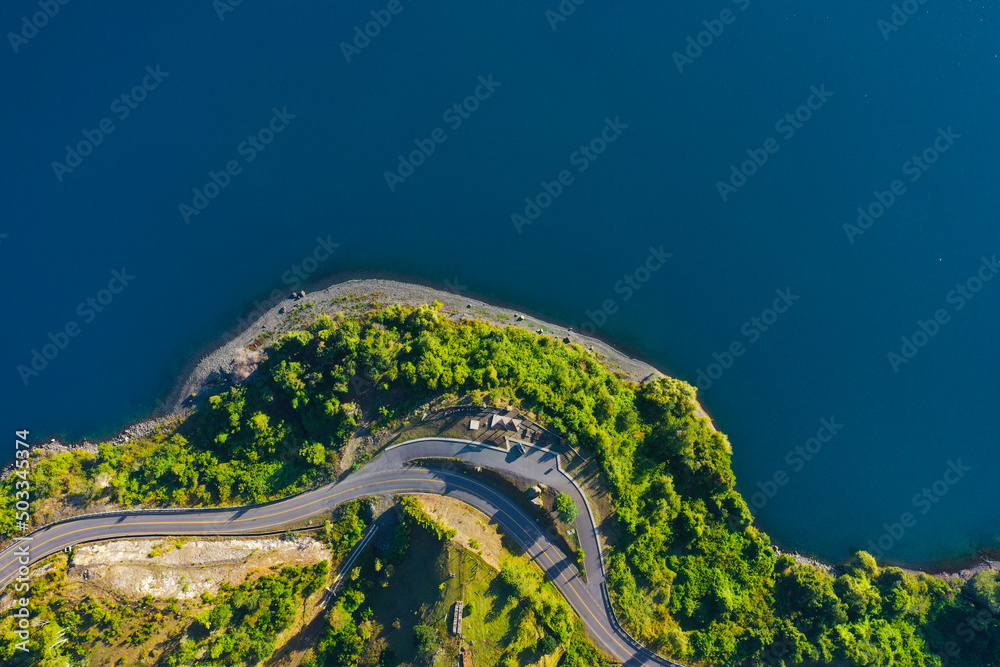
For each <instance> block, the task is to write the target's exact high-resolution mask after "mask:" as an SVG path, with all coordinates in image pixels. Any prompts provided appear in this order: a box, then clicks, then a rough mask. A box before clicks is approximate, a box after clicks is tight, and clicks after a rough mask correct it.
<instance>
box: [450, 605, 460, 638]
mask: <svg viewBox="0 0 1000 667" xmlns="http://www.w3.org/2000/svg"><path fill="white" fill-rule="evenodd" d="M462 607H463V604H462V601H461V600H459V601H458V602H456V603H455V617H454V618H453V619H452V621H451V634H453V635H456V636H461V634H462Z"/></svg>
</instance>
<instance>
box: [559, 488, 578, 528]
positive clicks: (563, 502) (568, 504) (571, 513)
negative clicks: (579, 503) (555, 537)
mask: <svg viewBox="0 0 1000 667" xmlns="http://www.w3.org/2000/svg"><path fill="white" fill-rule="evenodd" d="M555 508H556V512H557V513H558V514H559V520H560V521H562V522H563V523H573V522H574V521H576V517H577V515H579V513H580V510H578V509H577V507H576V501H574V500H573V498H572V497H571V496H570V495H569V494H566V493H560V494H559V495H558V496H556V502H555Z"/></svg>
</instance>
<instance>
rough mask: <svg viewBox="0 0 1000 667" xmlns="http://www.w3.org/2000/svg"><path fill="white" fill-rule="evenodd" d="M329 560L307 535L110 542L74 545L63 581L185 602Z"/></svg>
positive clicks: (323, 548) (317, 543)
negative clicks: (256, 577) (276, 569)
mask: <svg viewBox="0 0 1000 667" xmlns="http://www.w3.org/2000/svg"><path fill="white" fill-rule="evenodd" d="M178 545H179V546H178ZM150 554H154V555H152V556H151V555H150ZM329 558H330V551H329V549H327V548H326V547H325V546H324V545H323V544H322V543H320V542H319V541H317V540H314V539H313V538H311V537H299V538H297V539H295V540H294V541H285V540H280V539H273V538H268V539H237V540H228V539H227V540H191V541H189V542H183V541H177V540H169V539H168V540H162V539H156V540H145V539H142V540H115V541H113V542H104V543H101V544H90V545H84V546H80V547H77V548H76V549H75V551H74V553H73V559H72V565H71V566H70V568H69V571H68V572H67V578H68V579H69V581H75V582H87V583H89V584H91V585H95V584H96V585H97V586H100V587H102V588H105V589H108V590H112V591H114V592H116V593H118V594H120V595H124V596H126V597H130V598H135V599H139V598H142V597H144V596H145V595H152V596H153V597H155V598H177V599H179V600H186V599H192V598H197V597H200V596H201V595H202V593H212V594H213V595H214V594H217V593H218V591H219V585H220V584H222V583H223V582H225V583H229V584H233V585H238V584H240V583H242V582H243V581H245V580H246V579H247V577H248V576H251V575H253V574H254V573H258V572H259V573H265V572H266V571H268V570H269V568H271V567H272V566H279V567H283V566H285V565H290V566H294V567H306V566H309V565H313V564H315V563H318V562H320V561H321V560H328V559H329Z"/></svg>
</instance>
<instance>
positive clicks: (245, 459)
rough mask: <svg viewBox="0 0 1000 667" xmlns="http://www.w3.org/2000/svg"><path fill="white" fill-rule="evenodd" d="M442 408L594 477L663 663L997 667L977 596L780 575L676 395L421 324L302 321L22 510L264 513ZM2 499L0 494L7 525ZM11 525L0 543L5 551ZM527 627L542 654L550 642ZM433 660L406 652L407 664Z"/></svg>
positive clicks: (865, 568)
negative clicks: (385, 430) (213, 392)
mask: <svg viewBox="0 0 1000 667" xmlns="http://www.w3.org/2000/svg"><path fill="white" fill-rule="evenodd" d="M442 395H455V396H471V397H473V399H474V400H475V401H476V402H479V403H486V404H491V405H508V404H513V405H517V406H520V407H521V408H522V409H524V410H529V411H532V412H533V413H534V414H536V415H538V416H539V419H540V420H541V421H542V422H543V423H544V424H545V425H546V426H547V427H548V428H549V429H551V430H553V431H555V432H556V433H558V434H560V435H561V436H562V437H563V438H565V440H566V441H567V442H568V443H569V444H570V445H573V446H574V447H576V448H578V449H579V450H581V451H582V452H583V453H584V454H586V455H588V456H590V457H592V458H593V459H594V460H595V461H596V462H597V464H598V465H599V466H600V469H601V471H602V474H603V476H604V477H605V479H606V482H607V484H608V488H609V490H610V495H611V498H612V501H613V505H614V509H615V511H616V515H617V520H618V522H619V524H620V525H619V531H618V533H619V539H618V543H617V545H616V547H615V548H614V549H613V550H612V552H611V553H610V555H609V557H608V559H607V561H608V569H609V572H608V578H609V588H610V591H611V595H612V598H613V600H614V602H615V606H616V608H617V610H618V614H619V616H620V618H621V620H622V623H623V624H624V625H625V626H626V627H627V628H628V629H629V630H630V631H631V632H632V633H633V634H634V635H636V636H637V637H638V638H639V639H641V640H642V641H643V642H645V643H647V644H649V645H650V646H652V647H653V648H655V649H657V650H659V651H661V652H663V653H664V654H667V655H670V656H673V657H676V658H678V659H680V660H684V661H693V662H704V663H710V664H725V665H734V664H751V665H791V664H802V663H812V664H816V663H834V662H836V661H841V662H846V663H848V664H856V665H885V666H889V665H893V666H899V667H909V666H918V667H940V666H941V665H943V664H945V663H946V664H948V665H949V666H956V665H967V666H970V667H971V666H988V665H996V664H1000V620H998V617H997V614H996V613H995V611H990V606H989V605H990V604H991V602H990V601H991V600H992V601H995V600H996V582H995V579H994V580H993V581H990V580H987V579H986V578H983V579H981V580H978V581H977V582H973V583H972V584H970V585H969V586H967V587H966V589H965V590H962V589H961V588H960V586H959V585H958V584H957V583H953V582H945V581H942V580H939V579H936V578H932V577H929V576H926V575H913V574H908V573H906V572H904V571H902V570H900V569H898V568H894V567H880V566H879V565H878V564H877V563H875V561H874V559H872V558H871V556H869V555H868V554H865V553H863V552H862V553H859V554H858V556H857V557H856V558H855V559H854V560H853V562H851V563H848V564H845V565H844V566H843V567H842V568H841V569H840V571H839V572H838V573H837V574H836V576H835V575H831V574H828V573H826V572H825V571H823V570H820V569H818V568H816V567H813V566H809V565H799V564H796V563H795V561H793V560H792V559H791V558H788V557H780V558H779V557H778V556H777V555H776V553H775V551H774V549H773V548H772V545H771V543H770V540H769V538H768V537H767V536H766V535H764V534H763V533H761V532H760V531H758V530H757V529H756V528H755V527H754V526H753V517H752V516H751V513H750V511H749V508H748V507H747V504H746V502H745V501H744V499H743V498H742V497H741V496H740V494H739V493H738V492H737V490H736V486H735V477H734V475H733V472H732V468H731V461H730V457H731V449H730V445H729V442H728V440H727V439H726V437H725V436H724V435H722V434H721V433H717V432H715V431H714V430H713V429H712V428H711V427H710V425H709V423H708V422H707V420H706V419H705V418H703V417H702V416H700V415H699V414H698V412H697V403H696V400H695V390H694V388H692V387H691V386H690V385H687V384H686V383H683V382H680V381H677V380H674V379H670V378H664V379H660V380H656V381H653V382H650V383H647V384H644V385H642V386H638V385H636V384H634V383H630V382H627V381H625V380H623V379H621V378H620V377H618V376H616V375H614V374H613V373H611V372H609V371H608V370H607V369H606V368H605V367H604V366H603V365H602V364H601V363H600V362H599V361H597V360H596V359H595V358H594V357H593V356H592V355H591V354H590V353H588V352H587V351H586V350H585V349H583V348H582V347H580V346H579V345H573V344H565V343H562V342H559V341H557V340H554V339H552V338H550V337H547V336H539V335H536V334H532V333H530V332H527V331H525V330H522V329H516V328H499V327H495V326H491V325H487V324H484V323H480V322H456V321H453V320H450V319H448V318H446V317H445V316H443V315H442V314H441V313H440V309H439V308H438V307H423V308H418V309H412V308H406V307H400V306H389V307H385V308H381V309H376V310H374V311H372V312H369V313H356V314H351V315H343V316H338V317H337V318H333V317H330V316H325V315H324V316H320V317H318V318H317V319H316V320H315V321H313V322H312V323H311V324H309V325H308V326H305V327H304V328H303V329H302V330H299V331H293V332H290V333H288V334H285V335H283V336H281V337H279V338H278V339H277V340H275V341H274V344H273V346H272V347H270V348H268V356H267V359H266V361H264V362H263V363H262V364H261V366H260V368H259V370H258V377H255V378H253V379H252V380H251V381H250V382H249V383H247V384H244V385H241V386H237V387H234V388H231V389H229V390H228V391H226V392H224V393H222V394H219V395H217V396H214V397H212V398H211V399H210V400H209V401H207V402H205V403H204V404H203V405H201V406H200V407H199V408H198V409H197V411H196V412H195V413H194V414H193V415H192V416H191V417H190V418H188V419H187V420H186V421H185V422H184V423H182V424H181V425H180V426H179V427H177V428H176V429H175V430H172V431H169V432H164V433H160V434H158V435H156V436H154V437H150V438H146V439H143V440H139V441H136V442H131V443H128V444H126V445H123V446H119V447H111V446H108V445H102V446H101V448H100V451H99V453H98V454H96V455H94V454H90V455H87V454H80V453H70V454H64V455H60V456H61V457H65V459H60V457H52V458H53V460H55V461H56V462H53V463H52V464H50V465H52V466H58V469H59V470H60V471H62V470H65V472H64V473H60V475H61V476H59V475H57V476H56V477H55V478H54V479H56V480H61V481H59V483H55V482H53V481H52V480H53V478H48V479H49V481H48V486H47V487H46V486H45V484H46V482H45V480H44V479H39V475H38V472H37V471H38V469H39V468H36V470H35V472H34V473H33V474H32V478H33V479H34V480H35V481H34V485H35V487H34V488H35V493H36V494H41V495H42V496H44V494H46V493H47V494H60V493H75V494H79V495H80V497H81V498H86V499H88V500H91V501H93V500H108V501H113V502H115V503H119V504H122V505H135V504H141V505H144V506H151V505H166V504H185V505H212V504H232V503H239V502H259V501H264V500H268V499H270V498H274V497H278V496H282V495H286V494H288V493H292V492H295V491H299V490H301V489H303V488H306V487H308V486H310V485H313V484H316V483H318V482H322V481H326V480H329V479H331V478H332V477H333V476H334V474H335V471H336V469H337V463H338V461H339V457H340V456H341V454H342V451H343V448H344V446H345V443H346V442H347V440H348V437H349V436H350V435H351V434H352V432H354V430H355V429H356V427H357V425H358V423H359V420H367V422H368V423H369V425H370V426H372V428H373V430H374V428H375V427H377V426H378V425H379V424H385V423H388V422H389V421H390V420H392V419H393V418H394V417H397V416H400V415H402V414H404V413H405V412H406V411H407V410H408V409H409V408H410V407H412V406H414V405H416V404H417V403H418V402H419V401H425V400H428V399H432V398H436V397H440V396H442ZM98 480H102V483H97V481H98ZM104 481H106V483H104ZM12 484H13V482H12V481H8V482H6V483H5V484H4V485H2V486H0V493H2V494H4V495H6V496H7V498H2V499H0V502H3V503H4V507H5V508H7V507H13V501H12V500H10V499H11V498H12V496H13V493H14V489H13V487H12ZM33 497H34V498H36V499H37V498H38V497H39V496H37V495H36V496H33ZM563 509H565V510H567V512H568V511H569V510H570V508H568V507H565V508H563ZM574 509H575V508H574ZM12 521H13V519H12V517H10V516H6V517H5V518H3V519H2V520H0V530H3V531H6V532H7V534H11V533H12V532H13V523H12ZM508 584H509V585H514V584H513V583H512V582H508ZM353 590H356V592H355V593H351V594H350V595H348V594H346V593H345V594H343V595H341V598H340V602H338V605H340V607H339V608H340V609H341V611H340V612H338V614H339V616H337V618H339V619H341V621H340V622H339V623H337V624H335V626H333V629H332V630H331V634H330V635H329V636H328V637H326V638H325V639H324V640H323V641H324V643H323V644H322V645H321V648H322V647H326V648H323V649H322V650H321V651H320V657H318V658H317V660H318V664H323V665H341V664H344V665H347V664H353V663H350V662H337V660H341V658H335V657H333V656H335V655H341V656H343V655H353V654H354V653H352V651H354V650H355V648H357V650H358V651H361V648H360V647H362V646H364V641H363V639H364V633H365V632H369V630H365V629H364V628H365V627H366V626H364V624H365V623H369V622H371V621H372V619H371V618H365V617H364V616H363V614H364V613H365V611H364V610H365V609H366V608H367V607H365V606H364V604H363V603H364V599H365V596H366V595H367V594H366V593H365V592H364V590H363V588H362V587H360V586H359V587H358V588H356V589H353ZM524 591H525V592H526V593H527V591H528V589H527V588H526V589H524ZM352 596H353V597H352ZM522 597H524V598H525V599H529V600H532V599H533V598H532V596H531V595H527V594H526V595H524V596H522ZM531 608H532V609H534V608H535V605H534V602H532V603H531ZM984 612H985V615H984ZM535 613H536V615H539V614H538V612H537V611H536V612H535ZM539 616H540V615H539ZM540 618H541V621H542V622H543V623H545V624H546V625H547V627H548V628H549V631H551V632H552V633H553V636H558V630H557V628H561V627H565V626H564V623H563V620H562V619H560V618H559V617H552V618H551V619H549V618H544V617H541V616H540ZM970 619H976V620H974V621H973V622H970ZM550 623H551V624H550ZM970 628H972V629H971V631H969V630H970ZM371 632H374V630H371ZM431 640H432V637H431V634H430V633H428V632H423V631H422V632H421V633H420V636H419V637H417V643H418V646H419V647H422V648H421V650H424V651H425V653H429V652H430V649H429V648H427V647H428V646H431V644H432V641H431ZM333 646H337V647H340V648H338V649H336V650H333V649H331V648H330V647H333ZM425 649H426V650H425ZM356 654H357V655H360V653H356ZM943 656H944V657H943ZM571 659H573V658H572V655H571V654H570V652H569V650H567V655H566V657H565V658H564V660H567V661H568V660H571ZM359 660H360V658H359ZM563 664H570V663H568V662H564V663H563ZM581 664H582V663H581Z"/></svg>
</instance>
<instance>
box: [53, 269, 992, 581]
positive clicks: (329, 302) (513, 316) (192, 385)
mask: <svg viewBox="0 0 1000 667" xmlns="http://www.w3.org/2000/svg"><path fill="white" fill-rule="evenodd" d="M434 301H440V302H441V303H442V304H443V306H444V308H443V312H444V313H445V314H446V315H448V316H449V317H451V318H453V319H456V320H462V319H465V320H479V321H483V322H487V323H489V324H494V325H500V326H517V327H521V328H523V329H525V330H528V331H533V332H537V333H543V334H547V335H550V336H554V337H557V338H560V339H569V340H571V341H573V342H576V343H579V344H581V345H583V346H584V347H586V348H588V349H590V350H591V351H593V352H594V354H595V355H596V356H597V357H598V358H599V359H600V360H601V361H602V362H604V363H605V364H606V365H607V366H608V367H609V368H611V369H612V370H614V371H616V372H619V373H621V374H623V375H624V376H625V377H626V378H628V379H629V380H632V381H634V382H643V381H645V380H648V379H651V378H658V377H663V376H664V374H663V373H661V372H660V371H659V370H657V369H656V368H654V367H653V366H651V365H650V364H648V363H646V362H644V361H641V360H639V359H635V358H633V357H631V356H629V355H627V354H625V353H623V352H621V351H619V350H617V349H615V348H614V347H612V346H611V345H609V344H608V343H606V342H605V341H602V340H600V339H599V338H595V337H592V336H586V335H584V334H581V333H580V332H577V331H575V330H574V329H573V328H572V327H568V326H563V325H560V324H553V323H551V322H547V321H544V320H542V319H540V318H538V317H534V316H532V315H527V314H525V313H524V312H523V311H518V310H516V309H513V308H509V307H505V306H499V305H496V304H491V303H488V302H486V301H483V300H480V299H477V298H475V297H471V296H468V295H464V294H459V293H456V292H450V291H445V290H441V289H436V288H433V287H430V286H426V285H420V284H415V283H411V282H402V281H398V280H392V279H387V278H361V279H348V280H342V279H341V280H337V281H335V282H333V283H332V284H330V285H328V286H326V287H323V288H317V289H315V290H313V291H310V292H304V291H303V292H297V293H293V294H288V295H287V296H286V297H285V298H280V294H279V295H275V294H274V293H272V298H271V299H270V300H269V301H268V303H267V304H266V310H265V309H264V308H260V309H259V310H260V314H259V315H258V316H257V317H256V318H255V319H253V320H252V321H250V320H249V319H248V320H241V322H240V323H239V324H238V325H237V327H235V328H234V329H232V330H231V335H229V334H227V335H225V336H223V337H222V342H221V344H219V343H216V345H215V346H214V347H209V348H206V350H207V352H205V353H204V354H202V355H198V358H196V359H195V360H194V361H193V362H192V363H191V364H190V365H189V367H188V368H189V371H188V372H187V373H185V374H184V376H183V379H182V381H181V382H179V383H178V385H177V386H176V387H175V389H174V390H173V391H172V392H171V393H170V395H169V397H168V399H167V400H166V401H165V402H164V403H162V404H161V409H160V410H159V411H158V414H157V415H155V416H153V417H151V418H149V419H145V420H140V421H137V422H134V423H132V424H129V425H128V426H126V427H125V428H123V429H122V430H121V431H119V432H118V433H117V434H115V435H114V436H112V437H110V438H106V439H102V440H100V442H108V443H111V444H120V443H124V442H128V441H130V440H132V439H133V438H138V437H142V436H145V435H148V434H149V433H151V432H153V431H154V430H156V429H157V428H159V427H161V426H163V425H165V424H168V423H171V422H173V421H175V420H178V419H182V418H183V417H184V416H185V415H186V414H187V413H188V412H189V411H190V409H191V405H192V404H193V401H192V397H197V396H198V395H200V394H201V393H202V392H203V391H204V390H205V389H207V388H211V387H212V386H213V385H214V384H218V383H228V382H239V381H242V380H243V379H245V378H246V377H247V376H249V375H250V374H252V372H253V370H254V369H255V368H256V363H257V362H258V361H259V360H260V358H261V357H260V354H259V353H257V352H248V351H247V350H248V347H251V346H253V345H254V343H255V342H256V343H262V344H263V346H265V347H266V341H267V340H270V339H273V338H274V337H276V336H278V335H280V334H282V333H284V332H286V331H289V330H292V329H295V328H297V327H298V326H300V325H301V323H302V322H304V321H307V320H309V319H312V318H314V317H316V316H319V315H322V314H328V315H333V314H335V313H341V312H347V311H356V312H358V311H364V310H367V309H369V308H371V307H373V306H377V305H383V306H384V305H392V304H402V305H407V306H414V307H416V306H421V305H426V304H429V303H432V302H434ZM253 314H254V313H251V315H253ZM701 412H702V414H704V416H705V417H707V418H708V419H709V421H710V423H711V417H710V416H709V415H708V413H707V412H705V410H704V408H703V407H701ZM712 427H713V428H714V427H715V426H714V424H712ZM37 447H38V449H41V450H44V451H52V452H60V451H68V450H70V449H86V450H88V451H95V452H96V451H97V442H94V441H90V440H83V441H81V442H77V443H67V442H62V441H60V440H58V439H53V440H52V441H50V442H48V443H45V444H42V445H38V446H37ZM778 552H779V553H782V552H781V551H780V550H779V551H778ZM790 555H792V556H793V557H794V558H795V559H796V560H797V561H798V562H800V563H810V564H813V565H816V566H817V567H820V568H822V569H824V570H827V571H835V570H836V567H835V566H832V565H830V564H828V563H824V562H822V561H820V560H818V559H816V558H813V557H810V556H805V555H800V554H798V553H791V552H790ZM967 562H969V565H967V566H960V567H956V566H950V567H948V568H947V571H941V572H937V573H934V574H933V575H932V576H936V577H941V578H956V577H957V578H960V579H963V580H968V579H970V578H971V577H972V576H973V575H974V574H976V573H977V572H980V571H983V570H991V569H992V570H1000V562H998V561H992V560H988V559H985V558H984V559H982V560H981V561H980V562H978V563H973V562H972V561H971V557H970V561H967ZM956 565H958V564H957V563H956ZM907 571H909V572H914V573H916V571H915V570H907Z"/></svg>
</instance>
